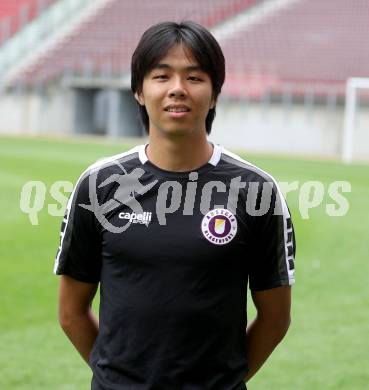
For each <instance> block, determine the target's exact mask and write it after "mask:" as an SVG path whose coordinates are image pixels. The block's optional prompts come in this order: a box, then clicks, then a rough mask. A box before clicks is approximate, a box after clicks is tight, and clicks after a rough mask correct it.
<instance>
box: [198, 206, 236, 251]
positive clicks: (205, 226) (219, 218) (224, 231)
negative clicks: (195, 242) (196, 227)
mask: <svg viewBox="0 0 369 390" xmlns="http://www.w3.org/2000/svg"><path fill="white" fill-rule="evenodd" d="M201 230H202V234H203V235H204V237H205V238H206V239H207V240H208V241H210V242H211V243H212V244H215V245H225V244H228V243H229V242H231V241H232V240H233V239H234V237H235V236H236V233H237V219H236V217H235V216H234V215H233V214H232V213H231V212H230V211H229V210H227V209H214V210H210V211H209V212H208V213H207V214H206V215H205V216H204V218H203V219H202V222H201Z"/></svg>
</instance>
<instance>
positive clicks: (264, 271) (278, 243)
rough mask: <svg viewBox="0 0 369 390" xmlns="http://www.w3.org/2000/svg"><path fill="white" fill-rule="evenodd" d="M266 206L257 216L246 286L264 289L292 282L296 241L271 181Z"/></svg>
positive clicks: (275, 186)
mask: <svg viewBox="0 0 369 390" xmlns="http://www.w3.org/2000/svg"><path fill="white" fill-rule="evenodd" d="M270 185H271V186H272V195H271V197H270V207H269V208H268V211H267V212H266V213H265V214H264V215H261V216H257V217H255V218H256V223H255V231H254V251H253V258H252V259H251V262H250V271H249V281H250V289H251V290H254V291H258V290H267V289H270V288H274V287H280V286H285V285H292V284H294V282H295V276H294V272H295V253H296V240H295V233H294V228H293V223H292V219H291V215H290V211H289V209H288V207H287V204H286V201H285V199H284V197H283V195H282V193H281V191H280V190H279V188H278V186H277V185H276V184H275V183H274V182H273V183H270Z"/></svg>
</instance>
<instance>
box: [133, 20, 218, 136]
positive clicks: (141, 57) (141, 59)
mask: <svg viewBox="0 0 369 390" xmlns="http://www.w3.org/2000/svg"><path fill="white" fill-rule="evenodd" d="M178 44H182V45H184V46H185V48H186V49H189V50H190V52H191V54H192V55H193V57H194V58H195V59H196V61H197V62H198V63H199V65H200V67H201V69H202V70H203V71H204V72H206V73H207V74H208V75H209V77H210V79H211V82H212V87H213V98H214V99H215V101H216V99H217V97H218V95H219V94H220V91H221V89H222V85H223V83H224V78H225V61H224V56H223V52H222V49H221V48H220V46H219V44H218V42H217V41H216V39H215V38H214V37H213V35H212V34H211V33H210V32H209V31H208V30H207V29H206V28H204V27H203V26H201V25H200V24H197V23H195V22H192V21H186V22H181V23H175V22H162V23H158V24H155V25H153V26H151V27H150V28H149V29H147V30H146V31H145V32H144V34H143V35H142V37H141V40H140V42H139V43H138V45H137V47H136V50H135V51H134V53H133V55H132V62H131V90H132V92H133V93H134V94H135V93H138V94H140V93H141V92H142V85H143V80H144V77H145V75H146V74H147V73H148V72H150V71H151V70H152V69H153V68H155V66H156V65H157V64H158V63H159V62H160V60H161V58H163V57H164V56H165V55H166V54H167V52H168V51H169V50H170V49H171V48H172V47H173V46H175V45H178ZM139 112H140V117H141V121H142V123H143V125H144V127H145V129H146V131H147V132H148V131H149V116H148V114H147V111H146V108H145V106H142V105H140V104H139ZM214 118H215V106H214V108H211V109H210V110H209V112H208V115H207V117H206V120H205V128H206V132H207V134H210V131H211V126H212V123H213V120H214Z"/></svg>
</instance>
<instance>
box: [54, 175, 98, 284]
mask: <svg viewBox="0 0 369 390" xmlns="http://www.w3.org/2000/svg"><path fill="white" fill-rule="evenodd" d="M90 206H91V205H90V194H89V175H88V173H86V174H83V175H82V176H81V178H80V179H79V180H78V182H77V185H76V187H75V189H74V191H73V193H72V195H71V196H70V198H69V201H68V205H67V209H66V212H65V216H64V219H63V222H62V226H61V235H60V246H59V249H58V252H57V255H56V258H55V266H54V273H55V274H57V275H69V276H70V277H72V278H73V279H76V280H79V281H81V282H86V283H89V284H96V283H98V282H99V280H100V273H101V265H102V261H101V259H102V255H101V236H100V230H99V228H98V222H97V220H96V217H95V214H94V212H93V209H91V207H90Z"/></svg>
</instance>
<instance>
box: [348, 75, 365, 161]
mask: <svg viewBox="0 0 369 390" xmlns="http://www.w3.org/2000/svg"><path fill="white" fill-rule="evenodd" d="M361 89H368V90H369V78H363V77H352V78H349V79H348V80H347V82H346V103H345V114H344V115H345V116H344V125H343V136H342V154H341V157H342V161H343V162H344V163H346V164H350V163H351V162H352V154H353V140H354V128H355V119H356V112H357V106H358V90H361Z"/></svg>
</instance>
